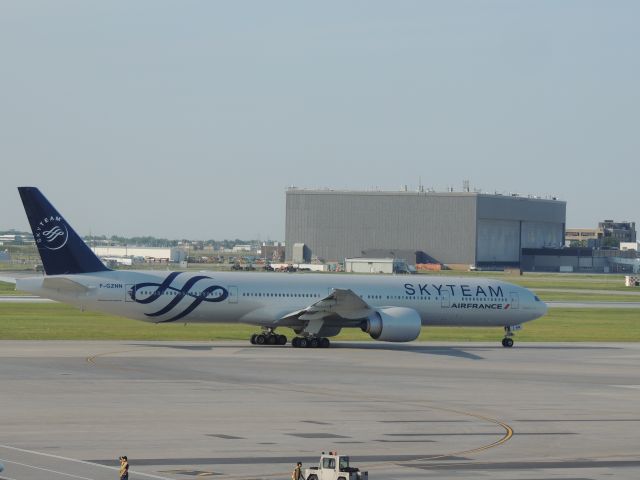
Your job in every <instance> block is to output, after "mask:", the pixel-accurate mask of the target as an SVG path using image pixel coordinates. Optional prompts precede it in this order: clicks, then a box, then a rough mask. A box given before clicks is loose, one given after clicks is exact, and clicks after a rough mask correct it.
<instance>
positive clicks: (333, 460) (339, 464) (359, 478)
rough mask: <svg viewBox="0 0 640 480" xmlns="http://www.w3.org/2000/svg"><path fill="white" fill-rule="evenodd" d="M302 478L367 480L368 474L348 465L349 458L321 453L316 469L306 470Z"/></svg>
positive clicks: (333, 453)
mask: <svg viewBox="0 0 640 480" xmlns="http://www.w3.org/2000/svg"><path fill="white" fill-rule="evenodd" d="M304 478H306V479H307V480H368V479H369V472H361V471H360V469H358V468H355V467H351V466H350V465H349V457H348V456H346V455H338V453H337V452H329V454H328V455H327V454H325V453H324V452H323V453H322V456H321V457H320V463H319V465H318V466H317V467H311V468H306V469H305V471H304Z"/></svg>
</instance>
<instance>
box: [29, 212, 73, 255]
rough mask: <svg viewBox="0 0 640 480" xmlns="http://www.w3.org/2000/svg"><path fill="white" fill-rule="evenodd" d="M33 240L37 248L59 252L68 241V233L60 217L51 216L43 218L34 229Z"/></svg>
mask: <svg viewBox="0 0 640 480" xmlns="http://www.w3.org/2000/svg"><path fill="white" fill-rule="evenodd" d="M35 239H36V244H37V245H38V248H46V249H47V250H60V249H61V248H62V247H64V246H65V245H66V244H67V240H68V239H69V232H68V230H67V226H66V225H65V224H64V221H63V220H62V217H59V216H55V217H54V216H53V215H52V216H50V217H46V218H43V219H42V220H41V221H40V222H39V223H38V228H36V231H35Z"/></svg>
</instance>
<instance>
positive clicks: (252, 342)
mask: <svg viewBox="0 0 640 480" xmlns="http://www.w3.org/2000/svg"><path fill="white" fill-rule="evenodd" d="M257 336H258V334H257V333H254V334H253V335H251V340H250V342H251V345H255V344H256V337H257Z"/></svg>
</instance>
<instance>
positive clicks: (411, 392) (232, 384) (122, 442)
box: [0, 341, 640, 480]
mask: <svg viewBox="0 0 640 480" xmlns="http://www.w3.org/2000/svg"><path fill="white" fill-rule="evenodd" d="M496 344H497V342H496ZM496 344H493V343H492V344H480V343H473V344H467V343H465V344H463V345H443V344H435V343H412V344H408V345H389V344H382V343H338V344H336V345H335V347H334V348H332V349H329V350H322V349H318V350H306V349H305V350H303V349H293V348H290V347H252V346H249V345H247V344H245V343H240V342H215V343H185V342H53V341H52V342H24V341H23V342H19V341H2V342H0V392H1V393H0V420H1V421H0V426H1V428H0V463H2V464H4V466H5V471H4V472H3V473H2V474H0V478H6V479H15V480H18V479H33V480H45V479H46V480H62V479H85V480H86V479H95V480H103V479H105V480H106V479H113V478H116V476H117V475H116V470H115V469H116V468H117V460H116V459H117V458H118V456H120V455H128V456H129V458H130V461H131V465H132V470H133V473H132V475H131V477H130V478H131V479H140V480H141V479H189V478H202V477H213V478H228V479H260V478H265V479H286V478H289V470H290V469H291V468H292V465H293V464H294V463H295V462H296V461H297V460H301V461H302V462H304V464H305V465H308V464H312V463H313V462H315V461H316V460H317V457H318V455H319V453H320V452H321V451H323V450H324V451H328V450H334V449H335V450H338V451H339V452H341V453H344V454H350V455H351V456H352V459H353V462H354V463H356V464H357V465H358V466H360V467H362V468H365V469H368V470H369V472H370V478H371V479H376V478H378V479H424V478H433V479H436V478H437V479H442V478H452V479H483V478H486V479H523V480H541V479H550V478H554V479H556V478H557V479H565V480H569V479H573V480H576V479H581V480H586V479H600V478H611V477H615V478H617V479H618V478H619V479H627V478H628V479H632V478H638V477H639V476H640V456H639V454H638V452H639V451H640V435H638V429H639V428H640V375H639V374H638V365H639V364H640V345H639V344H575V343H571V344H555V343H554V344H520V343H517V342H516V347H514V348H513V349H504V348H502V347H500V346H497V345H496Z"/></svg>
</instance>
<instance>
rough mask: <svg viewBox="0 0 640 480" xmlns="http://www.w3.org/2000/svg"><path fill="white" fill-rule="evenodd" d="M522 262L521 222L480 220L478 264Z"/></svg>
mask: <svg viewBox="0 0 640 480" xmlns="http://www.w3.org/2000/svg"><path fill="white" fill-rule="evenodd" d="M519 260H520V222H518V221H516V220H478V257H477V260H476V261H477V262H517V261H519Z"/></svg>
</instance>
